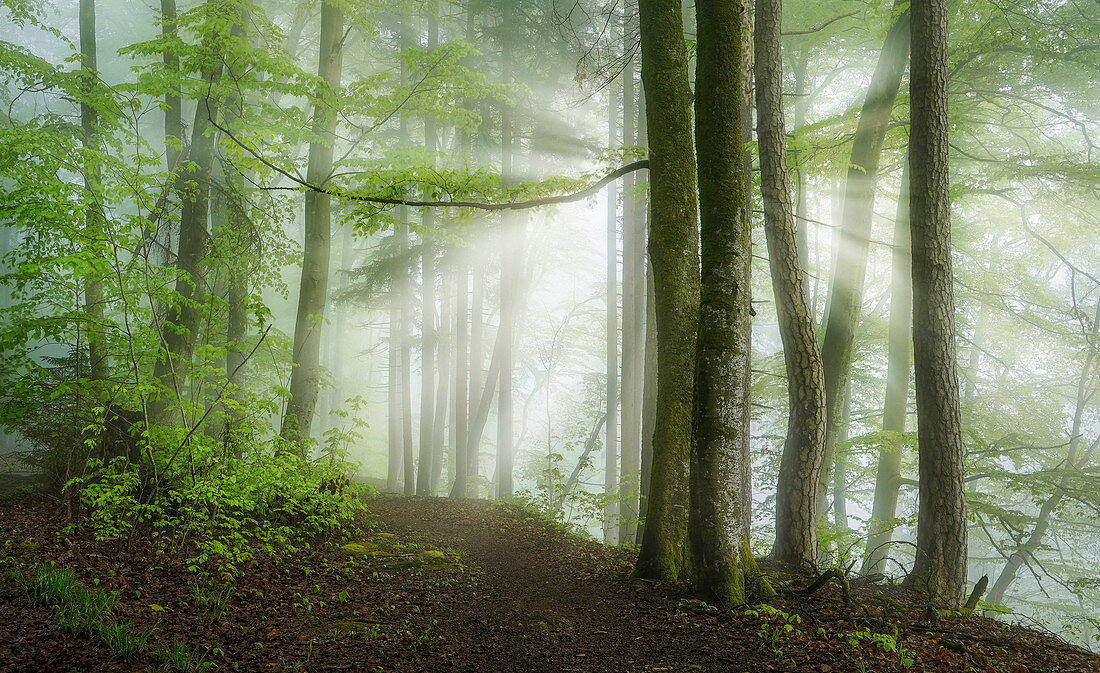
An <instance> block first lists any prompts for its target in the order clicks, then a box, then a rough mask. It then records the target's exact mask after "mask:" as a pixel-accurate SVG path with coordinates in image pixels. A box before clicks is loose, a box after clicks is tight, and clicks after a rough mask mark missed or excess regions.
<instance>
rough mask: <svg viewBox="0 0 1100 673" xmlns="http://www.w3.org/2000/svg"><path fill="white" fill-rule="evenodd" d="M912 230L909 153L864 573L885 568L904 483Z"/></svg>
mask: <svg viewBox="0 0 1100 673" xmlns="http://www.w3.org/2000/svg"><path fill="white" fill-rule="evenodd" d="M911 258H912V253H911V251H910V234H909V158H908V157H906V158H905V163H904V164H903V166H902V175H901V190H900V192H899V193H898V210H897V217H896V218H895V220H894V246H893V252H892V264H891V274H892V279H891V283H890V328H889V329H890V334H889V337H888V338H889V341H888V343H887V361H886V399H885V401H884V402H883V410H882V429H883V431H884V432H885V433H889V434H887V436H886V439H885V444H884V446H883V448H882V450H881V451H880V452H879V458H878V467H877V469H876V471H875V475H876V476H875V499H874V502H873V504H872V506H871V522H870V524H869V527H868V532H867V550H866V552H865V553H864V555H863V568H862V572H863V574H864V575H870V574H872V573H880V572H883V570H885V569H886V558H887V556H888V552H889V551H890V549H889V547H890V540H891V539H892V538H893V533H894V518H895V517H896V516H897V509H898V491H899V490H900V489H901V480H902V476H901V465H902V458H903V457H904V455H903V452H902V446H901V442H900V441H896V440H895V441H891V438H893V437H897V436H898V435H900V433H903V432H905V418H906V410H907V409H908V401H909V372H910V370H911V369H912V357H911V355H910V352H911V351H912V348H913V342H912V339H911V335H912V330H913V327H912V325H913V271H912V264H911V263H910V260H911Z"/></svg>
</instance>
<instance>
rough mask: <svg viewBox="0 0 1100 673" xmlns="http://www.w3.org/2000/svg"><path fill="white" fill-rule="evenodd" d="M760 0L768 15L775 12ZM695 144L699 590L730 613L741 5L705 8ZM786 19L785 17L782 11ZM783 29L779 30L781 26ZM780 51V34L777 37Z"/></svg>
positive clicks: (742, 392)
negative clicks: (698, 291)
mask: <svg viewBox="0 0 1100 673" xmlns="http://www.w3.org/2000/svg"><path fill="white" fill-rule="evenodd" d="M768 2H769V0H762V2H761V6H762V8H763V9H762V12H763V13H765V14H767V13H768V10H767V3H768ZM696 7H697V11H698V19H699V20H698V27H699V28H698V31H699V32H698V36H699V42H698V61H697V63H698V65H697V66H696V71H695V72H696V76H695V144H696V151H697V153H698V157H699V211H700V214H701V241H702V257H701V259H702V295H701V304H700V313H699V344H698V359H697V362H696V367H695V376H696V379H695V410H694V436H693V441H692V450H691V510H690V514H689V523H688V527H689V537H690V540H691V561H692V572H691V581H692V583H693V584H694V587H695V590H696V592H697V593H699V594H700V595H701V596H703V597H704V599H706V600H708V601H712V602H714V603H717V604H718V605H722V606H732V605H740V604H741V603H744V601H745V580H746V574H750V575H751V574H752V572H753V571H752V568H753V566H754V561H753V558H752V551H751V549H750V548H749V525H750V522H751V519H752V517H751V514H752V477H751V473H752V462H751V459H750V457H749V438H750V436H749V394H750V393H749V390H750V387H751V382H752V375H751V373H750V368H749V365H750V356H751V350H752V348H751V318H750V316H749V312H750V311H751V306H752V288H751V287H750V284H749V277H750V266H751V260H752V239H751V234H752V230H751V229H750V227H749V226H748V224H749V223H748V219H747V211H748V204H749V201H748V198H747V190H746V189H745V182H744V172H743V168H744V146H743V144H742V127H741V111H742V110H741V108H742V97H741V78H742V72H741V63H742V31H740V30H736V29H731V27H736V26H738V25H739V23H740V13H741V2H740V0H697V3H696ZM775 11H776V13H778V8H776V10H775ZM777 25H778V24H777ZM776 38H777V39H776V42H777V45H776V46H777V47H778V29H777V31H776Z"/></svg>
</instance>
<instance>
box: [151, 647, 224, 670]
mask: <svg viewBox="0 0 1100 673" xmlns="http://www.w3.org/2000/svg"><path fill="white" fill-rule="evenodd" d="M209 654H210V649H209V648H207V649H206V650H204V651H203V652H202V653H200V652H198V651H197V650H193V649H191V648H190V647H188V646H187V643H185V642H183V641H181V640H173V641H172V643H171V644H166V645H162V646H161V647H160V648H159V650H158V655H159V657H160V659H161V661H162V662H163V663H162V665H161V670H162V671H164V673H207V672H208V671H212V670H214V668H215V665H214V663H213V662H212V661H208V660H207V659H206V657H207V656H208V655H209Z"/></svg>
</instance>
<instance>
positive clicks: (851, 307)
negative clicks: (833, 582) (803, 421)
mask: <svg viewBox="0 0 1100 673" xmlns="http://www.w3.org/2000/svg"><path fill="white" fill-rule="evenodd" d="M896 7H898V5H897V4H895V8H896ZM908 44H909V14H908V13H903V14H902V15H901V16H900V17H898V19H897V20H896V22H895V23H894V25H893V27H892V28H890V32H889V33H888V34H887V35H886V41H885V42H884V43H883V45H882V52H881V53H880V55H879V61H878V65H877V66H876V67H875V72H874V74H873V75H872V76H871V83H870V85H869V86H868V87H867V97H866V99H865V100H864V103H863V109H862V110H861V111H860V115H859V124H858V126H857V127H856V134H855V137H854V138H853V140H852V156H851V159H850V161H849V164H848V172H847V177H846V179H845V183H844V210H843V214H842V217H841V224H840V238H839V241H838V246H837V258H836V266H835V270H834V272H833V279H832V284H831V287H830V290H829V299H828V302H827V305H828V310H827V313H826V316H825V336H824V338H823V341H822V344H821V358H822V363H823V367H824V374H825V405H826V409H825V415H826V420H825V456H824V459H823V463H822V469H821V472H820V477H819V482H818V493H817V497H818V509H819V511H818V512H817V515H818V516H819V517H820V516H822V515H824V512H823V511H821V510H823V509H824V503H825V495H826V494H827V493H828V492H829V483H830V480H831V478H832V469H833V456H834V455H835V453H836V445H837V438H838V437H839V436H840V428H841V426H842V425H843V424H844V391H845V390H846V389H847V387H848V379H849V377H850V375H851V367H852V351H853V344H854V342H855V334H856V328H857V327H858V326H859V316H860V312H861V310H862V307H863V285H864V281H865V280H866V275H867V248H868V246H869V244H870V240H871V219H872V216H873V215H874V199H875V187H876V183H877V180H878V165H879V159H880V157H881V155H882V144H883V141H884V139H885V137H886V130H887V127H888V125H889V123H890V113H891V112H892V111H893V109H894V101H895V99H896V98H897V95H898V89H899V88H900V86H901V79H902V76H903V75H904V73H905V61H906V56H907V55H908V50H907V45H908Z"/></svg>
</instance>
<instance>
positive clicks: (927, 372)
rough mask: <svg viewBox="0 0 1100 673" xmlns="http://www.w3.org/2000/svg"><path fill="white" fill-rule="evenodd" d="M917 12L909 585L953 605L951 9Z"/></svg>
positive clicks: (960, 497) (959, 534) (956, 521)
mask: <svg viewBox="0 0 1100 673" xmlns="http://www.w3.org/2000/svg"><path fill="white" fill-rule="evenodd" d="M912 12H913V41H912V57H911V58H912V64H911V74H910V84H909V96H910V101H911V115H912V122H911V131H910V136H909V161H910V171H911V179H910V181H911V190H912V191H911V192H910V206H909V212H910V218H911V220H910V226H911V228H912V244H913V363H914V365H915V368H916V374H915V377H914V379H915V383H916V392H917V438H918V442H919V458H918V465H919V475H920V484H919V487H918V488H919V498H920V506H919V509H918V516H917V550H916V563H915V565H914V566H913V571H912V574H910V576H909V578H908V579H907V583H908V584H909V586H912V587H916V588H918V589H920V590H922V591H926V592H927V593H928V596H929V598H930V599H931V600H934V601H936V602H938V603H941V604H944V605H947V606H948V607H956V606H958V605H959V604H960V602H961V601H962V598H963V590H964V588H965V586H966V555H967V545H966V534H967V531H966V526H967V524H966V494H965V490H964V484H963V476H964V466H963V442H962V419H961V414H960V410H959V374H958V363H957V356H956V351H955V299H954V276H953V273H952V268H951V206H950V197H949V184H948V166H947V154H948V134H947V129H948V117H947V2H946V1H945V0H915V1H914V2H913V3H912Z"/></svg>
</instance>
